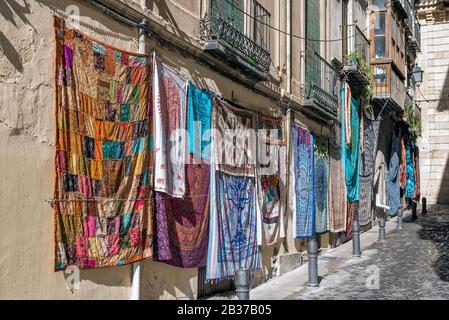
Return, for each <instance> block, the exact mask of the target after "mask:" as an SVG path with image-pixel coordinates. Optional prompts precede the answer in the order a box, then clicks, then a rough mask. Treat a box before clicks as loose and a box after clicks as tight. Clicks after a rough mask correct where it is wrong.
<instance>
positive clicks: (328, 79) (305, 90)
mask: <svg viewBox="0 0 449 320" xmlns="http://www.w3.org/2000/svg"><path fill="white" fill-rule="evenodd" d="M300 56H301V63H300V74H301V75H303V76H304V79H305V81H303V84H301V86H300V97H301V98H302V99H303V100H308V99H310V100H313V101H314V102H315V103H318V104H319V105H321V107H323V108H324V109H325V110H326V111H328V112H330V113H331V114H333V115H336V114H337V112H338V96H337V79H338V74H337V70H336V69H335V68H334V67H333V66H332V65H331V64H330V63H328V62H327V61H326V60H325V59H324V58H323V57H321V56H320V55H319V54H318V53H317V52H315V51H314V50H306V51H302V52H301V55H300Z"/></svg>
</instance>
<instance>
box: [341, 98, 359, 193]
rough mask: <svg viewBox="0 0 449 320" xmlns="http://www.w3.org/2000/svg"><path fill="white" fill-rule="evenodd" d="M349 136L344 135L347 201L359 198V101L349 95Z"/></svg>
mask: <svg viewBox="0 0 449 320" xmlns="http://www.w3.org/2000/svg"><path fill="white" fill-rule="evenodd" d="M350 116H351V118H350V119H351V121H350V125H351V138H350V140H349V139H348V138H347V137H345V141H346V146H345V150H343V152H345V175H346V191H347V197H348V201H349V202H354V201H358V200H359V184H360V175H359V174H360V164H359V123H360V119H359V118H360V101H359V100H356V99H354V98H352V97H351V108H350Z"/></svg>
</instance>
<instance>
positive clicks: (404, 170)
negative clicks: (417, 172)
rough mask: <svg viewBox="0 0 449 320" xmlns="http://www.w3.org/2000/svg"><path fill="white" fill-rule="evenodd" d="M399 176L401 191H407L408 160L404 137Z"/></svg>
mask: <svg viewBox="0 0 449 320" xmlns="http://www.w3.org/2000/svg"><path fill="white" fill-rule="evenodd" d="M399 175H400V185H401V189H403V190H405V186H406V183H407V160H406V148H405V137H404V136H402V137H401V163H400V165H399Z"/></svg>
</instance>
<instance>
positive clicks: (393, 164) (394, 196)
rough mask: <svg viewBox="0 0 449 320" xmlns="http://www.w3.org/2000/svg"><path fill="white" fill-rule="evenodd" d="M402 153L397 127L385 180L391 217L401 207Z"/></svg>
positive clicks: (393, 135)
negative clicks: (400, 165)
mask: <svg viewBox="0 0 449 320" xmlns="http://www.w3.org/2000/svg"><path fill="white" fill-rule="evenodd" d="M400 153H401V129H400V128H399V127H396V128H395V129H394V130H393V133H392V139H391V155H390V163H389V165H388V173H387V177H386V179H385V180H386V181H387V206H389V207H390V209H388V210H387V213H388V214H389V215H395V214H396V212H397V211H398V209H399V207H400V206H401V198H400V189H401V185H400V175H399V164H400V156H399V155H400Z"/></svg>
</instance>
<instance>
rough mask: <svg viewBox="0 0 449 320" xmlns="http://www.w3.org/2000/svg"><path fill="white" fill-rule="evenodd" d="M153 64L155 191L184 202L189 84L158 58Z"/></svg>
mask: <svg viewBox="0 0 449 320" xmlns="http://www.w3.org/2000/svg"><path fill="white" fill-rule="evenodd" d="M153 61H154V62H153V65H154V68H153V75H154V80H153V95H154V98H153V101H154V103H153V128H154V129H153V130H154V136H153V139H154V190H155V191H160V192H165V193H167V194H168V195H171V196H173V197H176V198H182V197H183V196H184V193H185V169H184V165H185V159H186V150H185V143H184V141H185V140H184V139H185V137H184V133H185V130H186V90H187V82H186V81H185V80H183V79H181V78H180V77H179V76H178V75H177V74H176V72H175V71H173V70H172V69H171V68H169V67H168V66H167V65H165V64H164V63H162V61H161V60H160V58H159V57H158V56H157V55H156V54H154V58H153ZM179 141H182V142H181V143H180V142H179ZM173 155H176V156H173Z"/></svg>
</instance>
